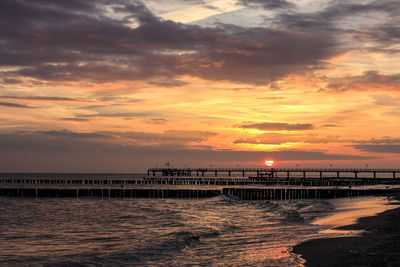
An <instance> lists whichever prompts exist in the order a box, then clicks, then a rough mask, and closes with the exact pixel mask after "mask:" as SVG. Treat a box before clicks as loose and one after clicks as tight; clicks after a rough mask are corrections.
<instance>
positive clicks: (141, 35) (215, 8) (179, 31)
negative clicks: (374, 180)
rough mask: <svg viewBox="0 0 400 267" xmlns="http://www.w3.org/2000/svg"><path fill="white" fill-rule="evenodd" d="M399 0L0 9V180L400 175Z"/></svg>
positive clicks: (20, 0) (17, 4) (41, 1)
mask: <svg viewBox="0 0 400 267" xmlns="http://www.w3.org/2000/svg"><path fill="white" fill-rule="evenodd" d="M398 14H400V5H399V4H398V0H385V1H382V0H367V1H365V0H357V1H356V0H349V1H338V0H317V1H315V0H292V1H290V0H167V1H157V0H143V1H139V0H138V1H136V0H112V1H109V0H93V1H81V0H35V1H31V0H2V1H0V92H1V93H0V171H2V172H6V171H20V172H30V171H35V172H93V171H95V172H142V171H144V170H145V169H146V168H149V167H154V166H156V165H157V166H163V165H164V163H165V161H170V162H172V163H173V164H174V165H175V166H177V167H183V166H185V165H186V166H189V167H196V166H201V167H206V166H210V165H212V166H213V167H236V166H237V164H239V165H240V166H241V167H248V166H255V167H256V166H262V163H263V160H265V159H274V160H276V161H277V165H276V166H281V167H290V166H296V165H297V164H299V165H300V166H302V167H306V166H314V167H328V166H330V165H332V166H334V167H365V166H366V164H368V166H369V167H395V168H398V167H399V165H400V164H399V163H400V161H399V160H400V27H399V25H400V17H399V16H398Z"/></svg>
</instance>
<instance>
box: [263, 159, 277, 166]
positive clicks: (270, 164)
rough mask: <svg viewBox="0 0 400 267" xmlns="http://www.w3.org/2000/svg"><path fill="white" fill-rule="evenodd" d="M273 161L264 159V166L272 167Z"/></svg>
mask: <svg viewBox="0 0 400 267" xmlns="http://www.w3.org/2000/svg"><path fill="white" fill-rule="evenodd" d="M274 163H275V162H274V161H273V160H266V161H265V166H268V167H272V166H273V165H274Z"/></svg>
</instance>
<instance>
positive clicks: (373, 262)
mask: <svg viewBox="0 0 400 267" xmlns="http://www.w3.org/2000/svg"><path fill="white" fill-rule="evenodd" d="M396 199H400V197H399V196H396ZM399 226H400V208H396V209H391V210H387V211H385V212H382V213H379V214H378V215H377V216H371V217H364V218H360V219H358V220H357V222H356V223H354V224H351V225H347V226H340V227H337V228H335V229H338V230H364V232H363V233H362V234H361V235H360V236H352V237H338V238H327V239H314V240H309V241H306V242H303V243H300V244H298V245H296V246H295V247H294V248H293V252H294V253H296V254H301V256H302V258H304V259H305V260H306V263H305V265H306V266H400V241H399V239H400V227H399Z"/></svg>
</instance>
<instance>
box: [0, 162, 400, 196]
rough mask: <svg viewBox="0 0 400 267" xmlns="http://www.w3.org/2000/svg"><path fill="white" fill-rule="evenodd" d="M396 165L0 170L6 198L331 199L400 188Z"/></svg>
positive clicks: (2, 188)
mask: <svg viewBox="0 0 400 267" xmlns="http://www.w3.org/2000/svg"><path fill="white" fill-rule="evenodd" d="M399 175H400V170H399V169H273V168H262V169H241V168H237V169H173V168H157V169H149V170H148V175H129V174H0V195H3V196H10V197H101V198H111V197H122V198H137V197H145V198H204V197H212V196H217V195H226V196H229V197H233V198H236V199H249V200H256V199H267V200H274V199H295V198H336V197H350V196H362V195H382V194H393V193H399V192H400V178H399Z"/></svg>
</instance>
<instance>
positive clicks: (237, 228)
mask: <svg viewBox="0 0 400 267" xmlns="http://www.w3.org/2000/svg"><path fill="white" fill-rule="evenodd" d="M332 209H333V206H332V204H331V203H329V202H328V201H326V200H304V199H303V200H287V201H240V200H234V199H230V198H227V197H224V196H220V197H215V198H209V199H96V198H78V199H70V198H68V199H67V198H66V199H61V198H60V199H57V198H48V199H46V198H42V199H41V198H38V199H36V198H8V197H2V198H0V266H32V265H34V266H38V265H39V266H40V265H42V266H63V265H64V266H99V265H104V266H137V265H139V266H143V265H144V266H153V265H160V266H161V265H163V266H165V265H169V266H171V265H174V266H182V265H203V266H205V265H230V266H242V265H258V266H264V265H273V266H298V265H301V263H302V259H301V258H299V256H297V255H294V254H291V253H290V249H291V247H292V246H293V245H295V244H297V243H299V242H301V241H304V240H307V239H310V238H316V237H322V236H327V235H328V234H327V233H321V230H324V229H326V228H328V227H329V226H327V225H318V224H312V222H313V221H314V220H315V219H316V218H320V217H322V216H326V215H328V214H329V213H330V212H331V211H332ZM334 234H335V233H329V235H330V236H332V235H334Z"/></svg>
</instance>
